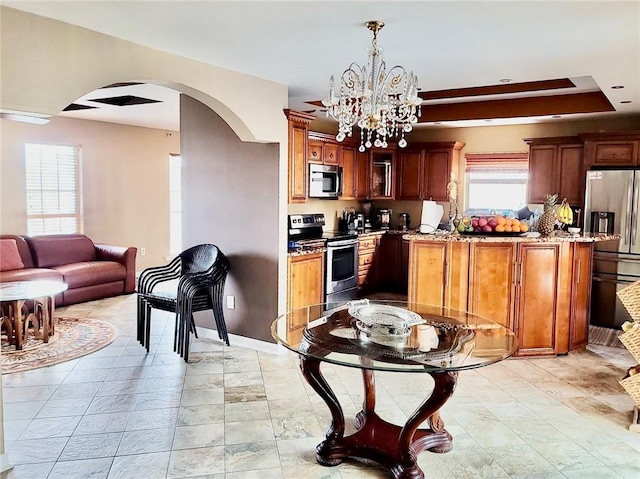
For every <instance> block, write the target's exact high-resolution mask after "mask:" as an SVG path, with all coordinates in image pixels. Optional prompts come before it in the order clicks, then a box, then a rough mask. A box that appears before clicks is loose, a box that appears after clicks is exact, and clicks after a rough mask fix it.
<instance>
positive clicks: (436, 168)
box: [422, 148, 458, 201]
mask: <svg viewBox="0 0 640 479" xmlns="http://www.w3.org/2000/svg"><path fill="white" fill-rule="evenodd" d="M452 157H453V150H451V149H444V148H442V149H436V150H426V151H425V152H424V164H425V166H424V170H423V171H424V172H425V176H424V177H423V181H424V185H423V191H422V197H423V198H424V199H425V200H434V201H449V195H448V193H447V185H448V184H449V181H451V179H452V171H453V169H454V168H453V167H454V165H453V163H454V161H453V158H452ZM457 175H458V169H457V162H456V166H455V175H453V177H456V178H457Z"/></svg>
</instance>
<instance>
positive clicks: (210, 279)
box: [138, 244, 229, 361]
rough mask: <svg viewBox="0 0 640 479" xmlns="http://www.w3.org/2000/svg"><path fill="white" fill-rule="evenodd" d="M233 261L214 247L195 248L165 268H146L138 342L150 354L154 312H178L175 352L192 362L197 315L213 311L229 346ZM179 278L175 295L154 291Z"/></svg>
mask: <svg viewBox="0 0 640 479" xmlns="http://www.w3.org/2000/svg"><path fill="white" fill-rule="evenodd" d="M228 271H229V260H228V259H227V257H226V256H225V255H224V254H223V253H222V251H220V249H219V248H218V247H217V246H215V245H212V244H201V245H197V246H193V247H191V248H189V249H187V250H185V251H183V252H182V253H180V254H179V255H178V256H176V257H175V258H174V259H173V260H172V261H171V262H170V263H169V264H167V265H165V266H155V267H152V268H147V269H145V270H144V271H143V272H142V273H141V274H140V278H139V279H138V341H139V342H140V344H142V345H143V346H145V347H146V348H147V352H148V351H149V342H150V332H151V310H152V309H159V310H162V311H169V312H172V313H175V315H176V321H175V332H174V340H173V350H174V351H176V352H177V353H178V354H180V356H182V358H184V360H185V361H188V360H189V340H190V333H192V332H193V333H194V334H195V335H196V338H197V337H198V334H197V332H196V326H195V322H194V320H193V313H194V312H196V311H206V310H209V309H211V310H213V316H214V318H215V321H216V328H217V330H218V336H219V337H220V339H222V340H223V341H224V342H225V343H226V344H227V346H228V345H229V335H228V333H227V326H226V324H225V321H224V314H223V311H222V299H223V293H224V283H225V280H226V278H227V273H228ZM175 279H178V280H179V281H178V287H177V289H176V291H175V292H160V291H158V292H154V288H155V287H156V285H158V284H159V283H162V282H165V281H171V280H175Z"/></svg>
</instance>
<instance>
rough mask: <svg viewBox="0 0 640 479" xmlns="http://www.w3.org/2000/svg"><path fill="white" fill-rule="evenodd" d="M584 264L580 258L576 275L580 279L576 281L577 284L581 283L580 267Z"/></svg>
mask: <svg viewBox="0 0 640 479" xmlns="http://www.w3.org/2000/svg"><path fill="white" fill-rule="evenodd" d="M581 266H582V263H581V261H580V258H578V268H577V270H578V271H577V272H576V276H577V277H578V280H577V281H576V284H580V267H581Z"/></svg>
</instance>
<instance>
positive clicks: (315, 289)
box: [287, 252, 325, 340]
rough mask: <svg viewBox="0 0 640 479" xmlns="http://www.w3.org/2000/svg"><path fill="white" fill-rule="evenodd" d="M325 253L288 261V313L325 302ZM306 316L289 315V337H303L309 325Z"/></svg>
mask: <svg viewBox="0 0 640 479" xmlns="http://www.w3.org/2000/svg"><path fill="white" fill-rule="evenodd" d="M324 267H325V265H324V252H320V253H311V254H305V255H299V256H289V258H288V259H287V311H288V312H290V311H294V310H297V309H300V308H304V307H306V306H310V305H314V304H320V303H322V302H323V301H324ZM307 318H308V316H307V315H306V314H298V315H296V314H289V318H288V321H287V335H289V338H290V339H291V338H292V335H293V338H297V339H298V340H299V339H300V337H302V331H303V329H304V327H305V326H306V325H307Z"/></svg>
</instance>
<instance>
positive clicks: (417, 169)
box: [396, 150, 423, 200]
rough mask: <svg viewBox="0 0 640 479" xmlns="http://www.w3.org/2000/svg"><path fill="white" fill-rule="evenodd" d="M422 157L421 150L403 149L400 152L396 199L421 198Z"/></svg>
mask: <svg viewBox="0 0 640 479" xmlns="http://www.w3.org/2000/svg"><path fill="white" fill-rule="evenodd" d="M422 158H423V152H422V150H405V151H402V152H401V153H400V155H399V158H398V186H397V192H396V199H398V200H420V199H422V176H423V175H422V162H423V160H422Z"/></svg>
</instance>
